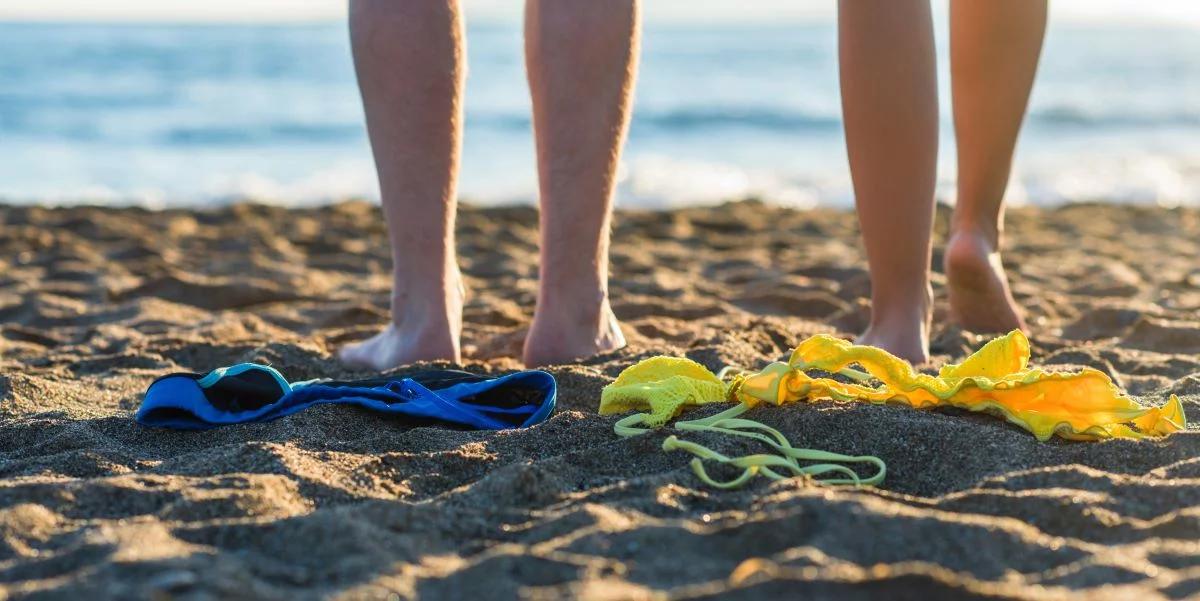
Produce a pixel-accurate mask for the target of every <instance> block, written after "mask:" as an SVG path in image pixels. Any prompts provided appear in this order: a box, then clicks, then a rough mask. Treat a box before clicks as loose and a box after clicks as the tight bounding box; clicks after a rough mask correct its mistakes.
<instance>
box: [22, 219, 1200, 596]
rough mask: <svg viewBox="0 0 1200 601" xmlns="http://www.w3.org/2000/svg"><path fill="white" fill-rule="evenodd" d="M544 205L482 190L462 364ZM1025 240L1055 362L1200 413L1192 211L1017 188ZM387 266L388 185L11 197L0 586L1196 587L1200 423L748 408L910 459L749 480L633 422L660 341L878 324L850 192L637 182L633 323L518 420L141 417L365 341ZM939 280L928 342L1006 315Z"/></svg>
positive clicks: (778, 423) (496, 315)
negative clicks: (698, 204)
mask: <svg viewBox="0 0 1200 601" xmlns="http://www.w3.org/2000/svg"><path fill="white" fill-rule="evenodd" d="M946 216H947V213H946V211H944V210H943V211H939V228H938V230H939V234H944V232H945V218H946ZM535 228H536V214H535V212H534V210H533V209H530V208H497V209H473V208H465V209H463V211H462V213H461V216H460V221H459V232H460V238H459V245H460V252H461V254H462V264H463V268H464V271H465V274H466V277H467V285H468V294H469V299H468V305H467V308H466V316H465V321H466V332H465V335H464V337H465V340H464V342H465V348H466V354H467V357H468V358H467V368H468V369H472V370H480V371H486V372H499V371H504V370H511V369H516V368H519V367H520V365H519V362H518V359H516V358H515V357H519V355H520V352H519V351H520V346H521V340H522V336H523V333H524V331H525V328H526V326H527V324H528V322H529V318H530V314H531V312H532V309H533V303H534V298H535V286H536V282H535V276H536V229H535ZM939 241H940V240H939ZM1008 243H1009V247H1010V249H1011V251H1010V252H1009V254H1008V255H1007V260H1008V264H1009V268H1010V273H1011V274H1012V276H1013V279H1014V282H1013V287H1014V291H1015V295H1016V296H1017V298H1018V299H1019V300H1020V301H1021V302H1022V303H1023V304H1024V306H1025V307H1026V308H1027V311H1028V317H1029V321H1030V325H1031V327H1032V329H1033V333H1032V340H1033V344H1034V348H1035V357H1034V361H1035V362H1036V363H1039V364H1042V365H1048V366H1055V367H1062V368H1068V367H1070V366H1080V365H1088V366H1092V367H1095V368H1098V369H1101V370H1103V371H1105V372H1107V373H1109V374H1111V375H1112V376H1113V377H1115V378H1116V379H1117V380H1118V382H1119V383H1120V384H1121V385H1122V386H1124V387H1125V388H1126V389H1128V390H1129V391H1130V392H1131V393H1132V394H1134V395H1136V396H1138V397H1139V398H1140V399H1141V400H1143V401H1144V402H1150V403H1155V404H1161V403H1162V402H1163V401H1164V400H1165V399H1166V397H1167V395H1168V394H1170V393H1175V394H1178V395H1180V397H1181V398H1182V399H1183V400H1184V403H1185V405H1186V408H1187V410H1188V412H1189V413H1190V414H1191V415H1192V417H1193V419H1195V418H1196V417H1195V416H1197V415H1200V356H1198V353H1200V312H1198V311H1200V211H1196V210H1166V209H1159V208H1134V207H1112V206H1102V205H1088V206H1082V205H1081V206H1073V207H1069V208H1063V209H1057V210H1037V209H1019V210H1014V211H1012V213H1011V216H1010V220H1009V234H1008ZM935 264H940V255H939V256H937V257H935ZM388 269H389V264H388V251H387V247H386V243H385V232H384V229H383V224H382V220H381V218H380V216H379V213H378V211H377V209H376V208H375V207H373V206H371V205H368V204H365V203H355V202H352V203H343V204H339V205H336V206H332V207H325V208H316V209H304V210H286V209H282V208H273V207H265V206H254V205H234V206H232V207H229V208H225V209H221V210H214V211H200V212H198V211H182V210H173V211H166V212H148V211H143V210H137V209H103V208H70V209H45V208H19V207H0V374H2V375H0V457H2V460H0V585H2V587H3V588H2V591H3V593H2V594H0V596H5V595H6V596H10V597H14V598H21V597H25V596H31V597H36V598H43V597H49V598H77V597H79V596H81V595H90V596H92V597H99V598H167V597H180V598H210V597H247V596H252V597H261V598H279V599H293V598H316V597H326V596H340V597H345V598H386V597H388V596H389V595H390V594H393V593H394V594H397V595H398V596H399V597H400V598H409V597H414V596H421V597H427V598H455V599H463V598H473V597H475V598H477V597H482V598H508V597H516V596H524V597H529V598H557V597H563V596H582V597H585V598H594V599H616V598H648V597H651V596H655V595H667V596H671V597H675V598H685V599H700V598H709V597H714V596H718V595H729V596H730V597H733V598H760V597H798V596H805V597H809V598H839V599H841V598H856V597H866V596H869V595H872V594H880V595H886V596H889V597H893V598H897V597H899V598H916V597H920V598H927V599H933V598H964V597H988V598H996V597H1005V598H1007V597H1017V598H1062V597H1072V596H1075V597H1079V598H1088V599H1095V598H1106V597H1107V598H1129V597H1134V596H1137V597H1138V598H1141V599H1153V598H1158V597H1167V598H1175V597H1184V596H1189V595H1194V594H1198V593H1200V458H1198V457H1197V455H1198V454H1200V434H1198V433H1197V432H1195V431H1189V432H1184V433H1180V434H1177V435H1174V436H1171V437H1170V438H1167V439H1165V440H1160V441H1150V442H1130V441H1110V442H1103V443H1070V442H1062V441H1052V442H1048V443H1039V442H1037V441H1036V440H1035V439H1034V438H1033V437H1032V436H1031V435H1029V434H1027V433H1026V432H1024V431H1022V430H1019V429H1017V428H1015V427H1013V426H1011V425H1008V424H1006V423H1004V422H1003V421H1001V420H998V419H995V418H990V417H987V416H980V415H973V414H967V413H964V412H959V411H929V412H920V411H914V410H911V409H908V408H904V407H893V406H864V405H854V404H834V403H820V404H812V405H798V406H789V407H786V408H771V409H759V410H756V411H754V412H753V413H752V414H751V415H750V417H752V418H754V419H759V420H761V421H763V422H766V423H768V424H770V425H773V426H775V427H776V428H779V429H781V430H782V431H783V432H785V433H786V434H788V435H789V436H790V437H791V439H792V440H793V441H794V442H795V443H796V444H800V445H804V446H811V447H816V448H823V449H827V450H831V451H836V452H840V453H852V454H864V453H869V454H874V455H878V456H880V457H882V458H883V459H884V460H886V461H887V463H888V467H889V472H888V477H887V480H886V482H885V483H884V485H883V486H882V487H880V488H879V489H862V490H854V489H846V488H842V489H832V488H828V487H823V486H818V485H814V484H812V483H809V482H805V481H803V480H788V481H783V482H779V483H768V482H766V481H758V482H756V483H755V484H753V485H751V486H749V487H747V488H745V489H743V490H740V491H735V492H722V491H717V490H713V489H710V488H707V487H705V486H704V485H703V484H702V483H700V482H698V481H697V480H696V479H695V478H694V477H693V475H692V473H691V471H690V470H689V468H688V467H687V463H688V459H689V458H690V456H687V455H685V454H666V453H663V452H662V451H661V450H660V449H659V445H660V444H661V442H662V439H663V437H664V436H665V435H666V433H665V432H664V433H661V434H657V433H656V434H651V435H647V436H643V437H639V438H635V439H631V440H620V439H618V438H617V437H616V436H615V435H614V434H613V432H612V426H613V423H614V422H615V421H616V418H615V417H601V416H599V415H597V413H596V407H597V404H598V401H599V392H600V389H601V388H602V387H603V386H604V385H605V384H606V383H607V382H609V381H611V379H612V378H613V377H615V376H616V374H617V373H619V372H620V370H621V369H622V368H624V367H626V366H628V365H629V364H631V363H633V362H634V361H636V360H638V359H641V358H644V357H647V356H651V355H654V354H661V353H666V354H679V355H686V356H688V357H691V358H693V359H695V360H697V361H700V362H701V363H704V364H705V365H707V366H708V367H710V368H713V369H718V368H720V367H722V366H724V365H730V364H736V365H739V366H743V367H752V368H753V367H759V366H761V365H763V364H765V363H766V362H768V361H771V360H774V359H776V358H779V357H780V356H782V355H784V354H785V353H786V352H787V351H788V349H789V348H790V347H791V346H792V345H794V344H795V343H796V342H798V341H799V340H801V339H802V338H804V337H805V336H807V335H809V334H812V333H815V332H840V333H843V334H846V335H850V334H852V333H854V332H856V331H858V330H860V329H861V328H862V327H863V326H864V325H865V320H866V317H867V310H868V307H867V303H866V298H867V296H868V292H869V283H868V279H867V275H866V272H865V270H864V262H863V258H862V253H861V251H860V250H859V248H858V244H857V229H856V226H855V220H854V217H853V215H852V214H850V213H846V212H839V211H829V210H821V211H808V212H796V211H791V210H787V209H781V208H773V207H769V206H765V205H761V204H758V203H754V202H743V203H734V204H729V205H725V206H722V207H717V208H707V209H687V210H677V211H672V212H668V213H644V212H623V213H620V214H619V215H618V217H617V220H616V228H615V239H614V247H613V282H612V296H613V305H614V308H615V310H616V312H617V315H618V317H620V318H621V319H622V320H623V322H624V323H625V331H626V335H627V337H628V339H629V342H630V344H629V347H628V348H626V349H623V350H621V351H619V352H615V353H611V354H608V355H603V356H600V357H596V358H593V359H589V360H586V361H582V362H579V363H575V364H571V365H564V366H559V367H555V368H552V369H551V370H550V371H552V372H553V373H554V374H555V376H556V377H557V378H558V380H559V385H560V400H559V408H558V410H557V411H556V413H555V414H554V415H553V416H552V418H551V419H550V420H549V421H547V422H546V423H544V424H542V425H539V426H536V427H534V428H531V429H529V430H524V431H510V432H500V433H489V432H469V431H459V430H453V429H447V428H441V427H428V426H417V425H414V424H412V423H407V422H405V421H403V420H399V419H394V418H385V417H380V416H377V415H373V414H371V413H369V412H367V411H362V410H356V409H350V408H345V407H318V408H314V409H312V410H309V411H307V412H304V413H301V414H298V415H294V416H290V417H287V418H283V419H280V420H278V421H275V422H272V423H268V424H256V425H246V426H235V427H229V428H224V429H220V430H216V431H211V432H191V433H184V432H172V431H165V430H153V429H146V428H142V427H140V426H138V425H136V424H135V423H134V422H133V421H132V414H133V411H134V410H135V409H136V407H137V405H138V403H139V401H140V397H141V393H142V392H143V391H144V390H145V387H146V386H147V385H148V384H149V383H150V382H151V381H152V380H153V379H154V378H156V377H157V376H160V375H163V374H166V373H169V372H173V371H207V370H208V369H211V368H214V367H218V366H222V365H228V364H232V363H236V362H241V361H259V362H264V363H269V364H271V365H274V366H276V367H277V368H279V369H280V370H281V371H283V372H284V373H285V374H287V375H288V376H289V377H290V378H292V379H296V380H301V379H309V378H317V377H335V378H351V377H361V376H365V375H367V374H365V373H362V372H352V371H347V370H345V369H344V368H342V367H341V366H340V365H339V364H338V363H337V361H336V360H335V359H334V358H333V357H332V354H333V352H334V351H335V350H336V348H337V347H338V346H340V345H342V344H345V343H347V342H350V341H353V340H357V339H361V338H364V337H366V336H367V335H369V334H371V333H373V332H374V331H376V330H377V329H378V328H379V327H380V326H381V325H382V324H383V323H384V322H385V320H386V319H387V305H388V302H387V300H388V286H389V280H388V276H387V272H388ZM939 271H940V270H939ZM943 284H944V278H943V277H942V276H941V274H940V273H938V274H936V275H935V287H936V288H937V292H938V300H937V303H938V304H937V325H936V327H935V332H934V333H935V337H934V338H935V340H934V348H933V351H934V353H935V355H936V356H935V360H934V365H935V366H936V365H937V364H940V363H943V362H945V361H948V360H956V359H959V358H961V357H962V356H963V355H964V354H966V353H968V352H969V351H970V350H971V349H972V348H977V347H978V346H979V345H980V344H981V343H982V339H981V338H980V337H977V336H975V335H972V334H970V333H966V332H963V331H961V330H959V329H957V328H955V327H952V326H948V325H947V324H946V323H945V321H946V320H945V314H946V307H945V299H944V295H943V294H942V289H943ZM711 410H714V409H709V410H708V411H711ZM691 415H692V416H694V417H698V416H700V415H702V413H700V412H696V413H693V414H691ZM696 439H697V440H698V441H701V442H704V443H706V444H709V445H711V446H712V447H714V448H716V449H718V450H722V451H726V452H729V453H743V452H747V451H749V450H751V449H753V448H754V447H753V445H750V444H743V443H739V442H730V441H727V440H723V439H718V438H710V437H706V436H697V437H696Z"/></svg>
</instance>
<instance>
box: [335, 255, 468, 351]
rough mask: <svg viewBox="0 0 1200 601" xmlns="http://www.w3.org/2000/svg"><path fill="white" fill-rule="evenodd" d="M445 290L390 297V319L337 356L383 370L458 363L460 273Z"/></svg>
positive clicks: (460, 321) (460, 309)
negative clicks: (402, 366) (383, 325)
mask: <svg viewBox="0 0 1200 601" xmlns="http://www.w3.org/2000/svg"><path fill="white" fill-rule="evenodd" d="M455 279H456V280H457V281H456V282H453V283H452V284H451V285H450V286H449V290H448V291H447V292H445V293H441V292H439V293H436V294H432V295H420V294H415V293H413V292H407V293H405V294H402V295H400V296H398V297H397V298H393V300H392V323H390V324H388V326H387V327H386V328H384V330H383V331H382V332H380V333H378V334H376V335H374V336H372V337H370V338H368V339H366V340H364V341H362V342H359V343H357V344H351V345H348V346H346V347H344V348H342V350H341V351H340V352H339V353H338V358H339V359H341V360H342V363H345V364H346V365H347V366H349V367H356V368H360V369H372V370H375V371H386V370H389V369H392V368H395V367H399V366H401V365H407V364H409V363H415V362H417V361H450V362H453V363H459V362H461V360H462V352H461V350H460V347H459V337H460V336H461V334H462V306H463V296H464V291H463V287H462V283H461V282H462V280H461V278H460V277H457V276H456V278H455Z"/></svg>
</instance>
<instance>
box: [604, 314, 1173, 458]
mask: <svg viewBox="0 0 1200 601" xmlns="http://www.w3.org/2000/svg"><path fill="white" fill-rule="evenodd" d="M1029 353H1030V349H1029V340H1028V339H1027V338H1026V337H1025V335H1024V334H1022V333H1021V332H1020V331H1014V332H1012V333H1010V334H1008V335H1006V336H1002V337H1000V338H997V339H995V340H993V341H991V342H989V343H988V344H987V345H985V346H984V347H983V348H981V349H980V350H979V351H978V352H976V353H975V354H973V355H971V356H970V357H968V358H967V359H966V360H964V361H963V362H962V363H960V364H957V365H947V366H946V367H944V368H942V370H941V371H940V372H939V374H938V375H937V376H932V375H928V374H921V373H918V372H916V371H915V370H914V369H913V368H912V366H911V365H909V364H908V363H907V362H905V361H903V360H901V359H899V358H897V357H895V356H893V355H891V354H889V353H887V352H886V351H883V350H882V349H878V348H874V347H869V346H857V345H854V344H852V343H850V342H847V341H845V340H841V339H838V338H834V337H832V336H826V335H818V336H813V337H811V338H809V339H807V340H805V341H804V342H802V343H801V344H800V346H798V347H796V350H795V351H794V352H793V353H792V355H791V358H790V359H789V360H788V362H787V363H783V362H776V363H772V364H771V365H768V366H767V367H766V368H765V369H763V370H762V371H760V372H758V373H756V374H753V375H750V376H747V377H745V378H744V379H739V380H738V381H737V382H735V383H734V384H733V385H730V386H726V385H724V384H723V383H722V382H721V380H720V378H717V376H715V375H713V373H712V372H710V371H708V370H707V369H705V368H704V367H703V366H701V365H700V364H698V363H695V362H694V361H689V360H687V359H671V358H666V357H654V358H650V359H646V360H644V361H642V362H640V363H638V364H636V365H633V366H632V367H630V368H628V369H626V370H625V371H624V372H622V373H621V375H620V377H618V378H617V380H616V381H615V382H613V383H612V384H610V385H609V386H608V387H606V388H605V389H604V391H603V393H602V394H601V400H600V413H601V414H611V413H619V412H623V411H630V410H643V411H645V410H649V411H650V415H649V416H648V417H647V418H646V419H644V420H643V421H642V423H644V424H646V425H649V426H660V425H662V424H663V423H665V422H666V421H667V420H669V419H670V418H671V417H674V416H675V415H677V414H678V413H679V412H680V411H682V410H683V408H684V407H685V406H689V405H699V404H704V403H711V402H719V401H724V400H726V399H727V398H731V399H733V400H738V401H740V402H742V403H745V404H746V405H747V406H751V407H752V406H754V405H756V404H758V403H763V402H766V403H772V404H776V405H782V404H784V403H791V402H796V401H800V400H809V401H815V400H823V399H834V400H840V401H853V400H857V401H866V402H871V403H888V402H891V403H902V404H906V405H909V406H912V407H914V408H918V409H924V408H929V407H936V406H952V407H959V408H962V409H968V410H971V411H984V412H988V413H993V414H997V415H1000V416H1002V417H1004V418H1005V419H1007V420H1008V421H1010V422H1012V423H1014V424H1016V425H1019V426H1021V427H1023V428H1025V429H1026V430H1028V431H1030V432H1031V433H1033V435H1034V436H1036V437H1037V438H1038V440H1043V441H1044V440H1048V439H1049V438H1050V437H1051V436H1054V435H1055V434H1057V435H1059V436H1061V437H1063V438H1069V439H1083V440H1095V439H1102V438H1142V437H1146V436H1163V435H1166V434H1170V433H1171V432H1176V431H1179V430H1182V429H1184V428H1185V427H1186V426H1187V421H1186V418H1185V416H1184V412H1183V405H1182V403H1180V402H1179V399H1178V398H1177V397H1175V396H1174V395H1172V396H1171V398H1170V400H1168V401H1167V403H1166V404H1165V405H1164V406H1163V407H1161V408H1160V407H1147V406H1143V405H1140V404H1139V403H1137V402H1136V401H1134V400H1133V399H1131V398H1129V397H1128V396H1125V395H1124V394H1122V393H1121V391H1120V390H1118V389H1117V387H1116V386H1115V385H1114V384H1113V383H1112V380H1110V379H1109V378H1108V376H1106V375H1105V374H1104V373H1103V372H1100V371H1097V370H1094V369H1090V368H1085V369H1083V370H1082V371H1079V372H1070V373H1068V372H1046V371H1043V370H1040V369H1030V368H1028V362H1029ZM852 364H858V365H861V366H862V367H863V368H864V369H865V370H866V371H867V372H868V373H869V374H870V376H871V377H874V378H875V379H877V380H879V381H880V382H881V385H880V386H878V387H874V386H868V385H866V384H863V383H853V384H848V383H844V382H839V381H837V380H833V379H829V378H814V377H812V376H810V375H808V374H807V373H805V370H812V369H819V370H823V371H826V372H830V373H836V372H842V373H845V374H847V375H853V376H856V379H866V378H865V377H861V376H865V374H858V373H856V372H854V371H853V370H848V369H847V368H848V367H849V366H850V365H852Z"/></svg>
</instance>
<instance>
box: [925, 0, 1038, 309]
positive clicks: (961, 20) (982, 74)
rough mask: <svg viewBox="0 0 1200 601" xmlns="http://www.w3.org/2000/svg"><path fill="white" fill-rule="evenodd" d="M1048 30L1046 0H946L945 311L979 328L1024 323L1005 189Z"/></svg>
mask: <svg viewBox="0 0 1200 601" xmlns="http://www.w3.org/2000/svg"><path fill="white" fill-rule="evenodd" d="M1045 32H1046V0H1008V1H1005V2H987V1H979V0H954V1H953V2H951V5H950V49H951V52H950V66H951V86H952V89H953V92H954V129H955V136H956V138H957V140H958V202H957V205H956V206H955V209H954V217H953V219H952V221H951V229H950V239H949V242H948V244H947V247H946V254H945V269H946V278H947V280H948V282H949V292H950V314H951V317H952V318H953V319H954V320H955V321H957V322H958V323H959V324H961V325H962V326H963V327H965V328H967V329H970V330H974V331H978V332H998V331H999V332H1004V331H1008V330H1012V329H1014V328H1021V329H1024V328H1025V322H1024V320H1022V319H1021V313H1020V310H1019V308H1018V307H1017V303H1016V301H1014V300H1013V297H1012V293H1011V292H1010V291H1009V289H1008V278H1007V276H1006V275H1005V273H1004V267H1003V266H1002V265H1001V262H1000V233H1001V231H1002V230H1003V223H1004V191H1005V188H1006V187H1007V186H1008V176H1009V172H1010V171H1011V169H1012V157H1013V150H1014V149H1015V148H1016V144H1017V135H1018V134H1019V133H1020V130H1021V121H1022V119H1024V117H1025V108H1026V106H1027V105H1028V102H1029V93H1030V90H1031V89H1032V88H1033V78H1034V74H1035V73H1036V72H1037V64H1038V55H1039V54H1040V53H1041V48H1042V39H1043V37H1044V36H1045Z"/></svg>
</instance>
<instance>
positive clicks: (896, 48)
mask: <svg viewBox="0 0 1200 601" xmlns="http://www.w3.org/2000/svg"><path fill="white" fill-rule="evenodd" d="M838 46H839V52H840V61H839V62H840V71H841V86H842V111H843V114H844V120H845V128H846V148H847V151H848V154H849V158H850V173H851V176H852V178H853V181H854V197H855V203H856V204H857V206H858V220H859V224H860V225H861V227H862V233H863V244H864V245H865V246H866V250H867V261H868V263H869V264H870V272H871V325H870V326H869V327H868V328H867V331H866V332H864V333H863V334H862V336H860V337H859V342H861V343H863V344H871V345H875V346H879V347H882V348H884V349H886V350H888V351H890V352H892V353H894V354H896V355H898V356H900V357H902V358H905V359H908V360H909V361H912V362H915V363H923V362H925V361H926V360H928V358H929V320H930V314H931V304H932V292H931V288H930V285H929V263H930V260H931V253H932V248H931V242H930V239H931V234H932V227H933V200H934V186H935V183H936V177H937V144H938V140H937V130H938V106H937V70H936V63H935V57H934V45H933V25H932V21H931V16H930V10H929V2H928V0H841V1H840V2H839V3H838Z"/></svg>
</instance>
